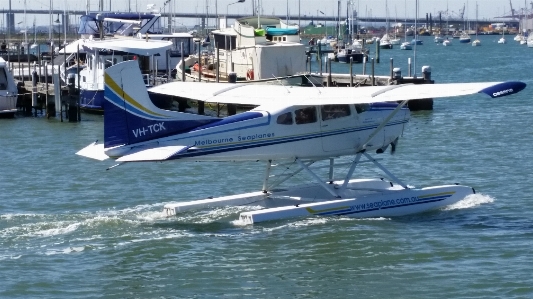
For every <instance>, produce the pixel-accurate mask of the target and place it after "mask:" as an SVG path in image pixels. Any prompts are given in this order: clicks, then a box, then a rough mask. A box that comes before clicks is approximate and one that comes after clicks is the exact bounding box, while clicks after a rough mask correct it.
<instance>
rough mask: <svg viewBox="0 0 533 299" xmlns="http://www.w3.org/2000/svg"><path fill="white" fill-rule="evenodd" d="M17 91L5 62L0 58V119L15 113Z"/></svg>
mask: <svg viewBox="0 0 533 299" xmlns="http://www.w3.org/2000/svg"><path fill="white" fill-rule="evenodd" d="M17 96H18V90H17V85H16V84H15V79H14V78H13V74H11V72H10V71H9V68H8V64H7V62H6V61H5V60H4V59H2V57H0V117H13V116H14V115H15V112H17Z"/></svg>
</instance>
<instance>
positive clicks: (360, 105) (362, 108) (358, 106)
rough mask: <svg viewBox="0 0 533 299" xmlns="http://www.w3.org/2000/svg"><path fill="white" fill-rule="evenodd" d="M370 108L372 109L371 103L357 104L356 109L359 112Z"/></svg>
mask: <svg viewBox="0 0 533 299" xmlns="http://www.w3.org/2000/svg"><path fill="white" fill-rule="evenodd" d="M368 110H370V104H355V111H357V113H358V114H359V113H363V112H365V111H368Z"/></svg>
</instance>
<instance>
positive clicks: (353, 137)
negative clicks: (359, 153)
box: [319, 105, 359, 152]
mask: <svg viewBox="0 0 533 299" xmlns="http://www.w3.org/2000/svg"><path fill="white" fill-rule="evenodd" d="M352 106H353V105H352ZM352 108H353V107H351V105H322V106H319V110H320V116H319V119H320V122H321V123H320V129H321V132H322V149H323V150H324V151H325V152H332V151H338V150H346V149H350V148H355V147H356V145H357V144H359V137H358V136H359V134H357V131H355V127H356V125H357V123H358V115H357V113H356V112H355V111H354V109H352Z"/></svg>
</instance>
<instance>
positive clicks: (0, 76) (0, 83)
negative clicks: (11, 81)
mask: <svg viewBox="0 0 533 299" xmlns="http://www.w3.org/2000/svg"><path fill="white" fill-rule="evenodd" d="M6 89H7V75H6V70H5V69H3V68H2V69H0V90H6Z"/></svg>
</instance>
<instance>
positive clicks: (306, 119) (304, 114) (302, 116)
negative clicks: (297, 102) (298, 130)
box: [294, 107, 317, 125]
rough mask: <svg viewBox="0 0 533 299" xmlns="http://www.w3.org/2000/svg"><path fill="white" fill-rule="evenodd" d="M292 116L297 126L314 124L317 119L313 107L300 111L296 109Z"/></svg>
mask: <svg viewBox="0 0 533 299" xmlns="http://www.w3.org/2000/svg"><path fill="white" fill-rule="evenodd" d="M294 115H295V121H296V124H297V125H301V124H309V123H314V122H316V119H317V117H316V108H315V107H305V108H302V109H296V110H295V111H294Z"/></svg>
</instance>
